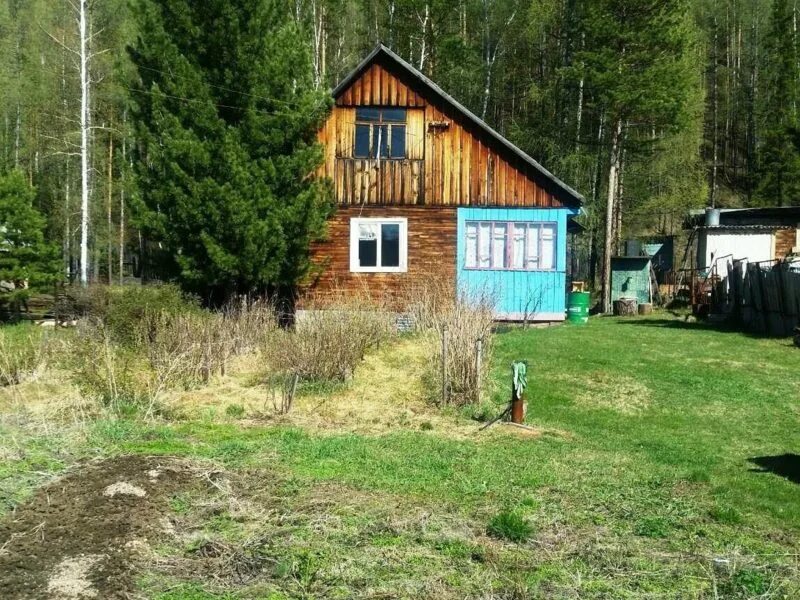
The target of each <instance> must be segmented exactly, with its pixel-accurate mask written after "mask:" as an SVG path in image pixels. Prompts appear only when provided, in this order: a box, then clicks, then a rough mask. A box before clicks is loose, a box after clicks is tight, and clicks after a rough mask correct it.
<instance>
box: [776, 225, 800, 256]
mask: <svg viewBox="0 0 800 600" xmlns="http://www.w3.org/2000/svg"><path fill="white" fill-rule="evenodd" d="M796 245H797V229H796V228H794V227H792V228H785V229H776V230H775V258H786V257H787V256H789V255H790V254H791V253H792V249H793V248H794V247H795V246H796Z"/></svg>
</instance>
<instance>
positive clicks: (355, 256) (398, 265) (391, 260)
mask: <svg viewBox="0 0 800 600" xmlns="http://www.w3.org/2000/svg"><path fill="white" fill-rule="evenodd" d="M407 269H408V219H406V218H404V217H397V218H376V219H362V218H353V219H350V271H352V272H354V273H405V272H406V270H407Z"/></svg>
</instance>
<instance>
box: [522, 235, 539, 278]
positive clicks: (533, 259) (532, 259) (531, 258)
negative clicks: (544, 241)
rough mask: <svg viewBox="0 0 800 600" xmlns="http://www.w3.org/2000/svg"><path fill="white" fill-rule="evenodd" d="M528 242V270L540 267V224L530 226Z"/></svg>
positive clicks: (526, 257) (526, 264)
mask: <svg viewBox="0 0 800 600" xmlns="http://www.w3.org/2000/svg"><path fill="white" fill-rule="evenodd" d="M527 241H528V244H527V248H526V251H527V253H526V255H525V268H526V269H528V270H532V269H538V268H539V226H538V225H531V226H529V227H528V240H527Z"/></svg>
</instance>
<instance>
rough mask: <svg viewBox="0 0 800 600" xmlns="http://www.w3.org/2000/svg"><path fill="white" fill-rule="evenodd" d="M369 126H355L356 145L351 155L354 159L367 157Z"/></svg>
mask: <svg viewBox="0 0 800 600" xmlns="http://www.w3.org/2000/svg"><path fill="white" fill-rule="evenodd" d="M369 130H370V126H369V125H356V145H355V150H354V152H353V155H354V156H355V157H356V158H368V157H369Z"/></svg>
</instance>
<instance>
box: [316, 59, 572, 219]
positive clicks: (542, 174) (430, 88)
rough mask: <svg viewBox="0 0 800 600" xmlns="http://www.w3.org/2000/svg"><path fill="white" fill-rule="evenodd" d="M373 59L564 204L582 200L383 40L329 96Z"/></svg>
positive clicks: (337, 93)
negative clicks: (413, 85) (408, 81)
mask: <svg viewBox="0 0 800 600" xmlns="http://www.w3.org/2000/svg"><path fill="white" fill-rule="evenodd" d="M375 62H380V63H381V64H382V65H383V66H385V67H388V68H389V69H390V70H394V71H395V72H399V73H403V74H404V75H406V76H408V77H410V78H411V79H413V80H414V81H415V82H416V83H417V84H418V86H419V88H420V89H421V91H422V95H423V96H425V97H426V98H428V99H435V100H437V101H438V102H440V103H441V104H443V105H445V106H446V107H448V108H449V109H451V110H452V111H454V112H455V113H457V114H458V115H460V116H461V117H463V119H464V121H465V122H467V123H468V124H470V125H472V126H473V127H475V128H476V129H477V130H479V131H480V132H481V133H483V134H484V135H485V136H486V137H487V138H489V139H490V140H491V141H493V142H494V144H495V145H496V146H497V147H498V149H499V151H500V152H502V153H503V154H505V155H506V156H510V157H513V158H514V159H516V160H517V161H518V162H520V163H522V164H524V165H525V166H526V167H527V168H528V169H530V170H532V171H533V172H534V173H535V174H536V175H538V178H541V179H543V180H545V181H546V182H548V183H549V184H550V185H549V186H548V187H549V188H550V189H551V192H552V193H553V195H555V196H556V197H557V198H558V199H559V200H561V201H562V202H563V203H564V204H565V205H567V206H574V207H579V206H581V205H582V204H583V201H584V197H583V195H581V194H579V193H578V192H577V191H575V190H574V189H573V188H571V187H570V186H569V185H567V184H566V183H564V182H563V181H561V180H560V179H559V178H558V177H556V176H555V175H553V174H552V173H551V172H550V171H548V170H547V169H545V168H544V167H543V166H542V165H541V164H539V163H538V162H537V161H536V160H534V159H533V158H531V157H530V156H529V155H528V154H526V153H525V152H523V151H522V150H521V149H520V148H518V147H517V146H515V145H514V144H512V143H511V142H509V141H508V140H507V139H506V138H504V137H503V136H502V135H500V134H499V133H497V132H496V131H495V130H494V129H492V128H491V127H489V125H487V124H486V122H484V121H483V120H482V119H480V118H479V117H477V116H476V115H475V114H473V113H472V112H471V111H470V110H469V109H468V108H466V107H465V106H464V105H462V104H461V103H459V102H458V101H457V100H456V99H455V98H453V97H452V96H450V95H449V94H448V93H447V92H445V91H444V90H443V89H442V88H440V87H439V86H438V85H436V83H434V82H433V81H432V80H431V79H430V78H429V77H427V76H426V75H425V74H424V73H422V72H421V71H420V70H419V69H417V68H416V67H414V66H413V65H412V64H410V63H408V62H406V61H405V60H403V59H402V58H401V57H400V56H399V55H397V54H396V53H395V52H393V51H392V50H390V49H389V48H387V47H386V46H384V45H383V44H378V45H377V46H376V47H375V49H374V50H372V52H370V53H369V55H368V56H367V57H366V58H365V59H364V60H362V61H361V62H360V63H359V64H358V66H357V67H356V68H355V69H353V70H352V71H351V72H350V73H349V74H348V75H347V76H346V77H345V78H344V79H342V81H340V82H339V84H338V85H337V86H336V87H335V88H334V89H333V92H332V93H333V97H334V98H338V97H339V96H341V95H342V94H343V93H344V92H345V90H347V88H349V87H350V86H351V85H352V84H353V83H354V82H355V81H356V79H358V78H359V77H360V76H361V75H362V74H363V73H364V71H366V70H367V69H368V68H369V67H370V66H371V65H372V64H373V63H375Z"/></svg>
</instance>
